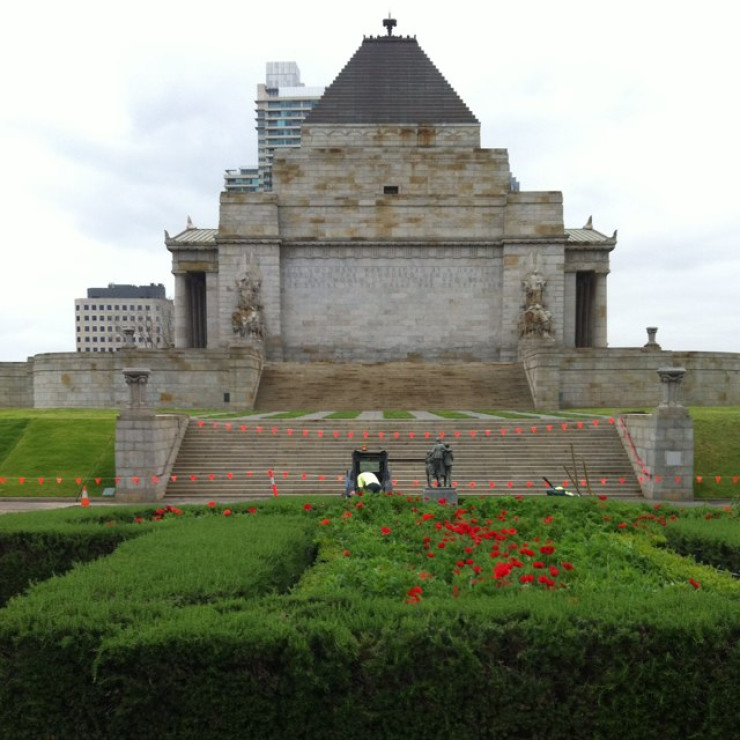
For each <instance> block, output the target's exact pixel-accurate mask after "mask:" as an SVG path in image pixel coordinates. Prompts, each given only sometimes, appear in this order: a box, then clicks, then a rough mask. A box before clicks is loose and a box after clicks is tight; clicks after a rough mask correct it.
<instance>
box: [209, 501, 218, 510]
mask: <svg viewBox="0 0 740 740" xmlns="http://www.w3.org/2000/svg"><path fill="white" fill-rule="evenodd" d="M215 505H216V502H215V501H209V502H208V504H207V506H208V507H209V508H211V509H212V508H213V507H214V506H215Z"/></svg>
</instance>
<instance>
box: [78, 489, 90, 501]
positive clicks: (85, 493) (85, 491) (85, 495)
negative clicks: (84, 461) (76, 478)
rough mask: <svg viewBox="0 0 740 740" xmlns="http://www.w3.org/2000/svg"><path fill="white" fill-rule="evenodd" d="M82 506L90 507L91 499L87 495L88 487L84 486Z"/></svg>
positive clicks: (81, 499)
mask: <svg viewBox="0 0 740 740" xmlns="http://www.w3.org/2000/svg"><path fill="white" fill-rule="evenodd" d="M80 506H90V498H89V497H88V495H87V486H82V496H81V498H80Z"/></svg>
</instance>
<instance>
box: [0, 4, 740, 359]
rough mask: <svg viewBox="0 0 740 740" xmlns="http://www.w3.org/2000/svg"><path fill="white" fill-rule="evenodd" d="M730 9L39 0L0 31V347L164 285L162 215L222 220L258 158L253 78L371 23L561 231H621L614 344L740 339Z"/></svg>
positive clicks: (343, 42)
mask: <svg viewBox="0 0 740 740" xmlns="http://www.w3.org/2000/svg"><path fill="white" fill-rule="evenodd" d="M732 7H733V6H732V4H731V3H728V2H725V1H724V0H722V1H720V0H705V1H704V2H703V3H689V2H683V1H681V0H679V1H678V2H670V3H669V2H663V1H662V0H653V1H652V2H645V1H644V0H643V1H642V2H636V1H635V0H623V1H622V2H620V3H600V2H594V1H593V0H592V1H591V2H584V1H581V0H559V1H558V2H553V1H552V0H549V1H544V0H528V2H518V3H498V2H482V1H481V0H476V2H472V1H471V0H462V2H456V3H444V4H443V3H437V2H429V1H428V0H426V1H422V0H396V2H393V3H391V4H390V6H389V5H388V3H387V2H386V3H383V4H382V5H381V4H378V3H374V2H356V3H354V2H347V1H346V0H343V1H342V2H339V1H333V0H332V1H329V0H312V1H311V2H305V1H301V2H298V1H297V0H283V2H281V3H258V4H257V3H255V4H252V3H248V2H244V0H240V1H239V2H236V1H233V2H232V1H231V0H211V1H210V2H208V3H197V4H196V3H189V2H183V1H182V0H181V1H180V2H174V1H173V0H148V2H141V0H130V1H129V2H126V3H118V4H111V3H101V2H100V1H99V0H95V2H88V1H87V0H67V1H66V2H59V1H58V0H55V1H54V2H51V1H50V0H38V1H37V2H35V3H23V4H22V3H13V4H12V5H11V6H10V8H9V9H6V10H5V12H4V14H3V16H4V27H5V33H4V34H3V43H2V45H0V64H2V70H3V76H2V83H1V84H2V87H1V88H0V89H2V100H1V101H0V162H1V163H2V173H1V179H0V189H1V190H0V208H1V209H2V211H1V213H2V223H1V224H0V239H1V240H2V244H3V263H2V264H3V269H2V274H3V277H4V280H3V284H2V288H1V289H0V360H2V361H9V360H12V361H18V360H25V359H26V357H28V356H31V355H34V354H37V353H42V352H65V351H74V348H75V344H74V299H75V298H83V297H85V296H86V291H87V288H88V287H101V286H106V285H107V284H108V283H112V282H115V283H135V284H149V283H152V282H154V283H160V282H161V283H164V284H165V286H166V287H167V293H168V295H169V296H172V295H173V290H174V282H173V279H172V275H171V273H170V267H171V265H170V254H169V252H168V251H167V249H166V248H165V246H164V241H163V232H164V229H167V230H168V231H169V232H170V234H173V235H174V234H176V233H178V232H179V231H181V230H182V229H183V228H184V227H185V224H186V218H187V216H188V215H190V216H191V217H192V219H193V222H194V224H195V225H196V226H198V227H216V226H218V198H219V192H220V191H221V189H222V187H223V171H224V170H225V169H227V168H231V167H237V166H239V165H252V164H256V161H257V145H256V144H257V134H256V132H255V130H254V98H255V94H256V85H257V83H259V82H263V81H264V75H265V63H266V62H267V61H296V62H297V63H298V65H299V67H300V69H301V75H302V81H303V82H304V83H305V84H307V85H311V86H313V85H322V86H323V85H328V84H329V83H330V82H331V81H332V80H333V79H334V78H335V77H336V75H337V74H338V73H339V72H340V70H341V69H342V68H343V67H344V65H345V64H346V62H347V61H348V60H349V58H350V57H351V56H352V54H353V53H354V52H355V51H356V49H357V48H358V46H359V45H360V44H361V42H362V37H363V35H377V34H379V33H380V34H382V33H384V30H383V27H382V19H383V18H384V17H387V15H388V12H389V11H391V13H392V15H393V17H395V18H396V19H397V20H398V25H397V27H396V33H397V34H400V35H412V36H413V35H415V36H416V38H417V39H418V41H419V43H420V45H421V48H422V49H423V50H424V51H425V52H426V54H427V55H428V56H429V57H430V59H431V60H432V61H433V62H434V63H435V65H436V66H437V68H438V69H439V70H440V71H441V72H442V74H443V75H444V76H445V77H446V78H447V80H448V81H449V82H450V84H451V85H452V86H453V87H454V88H455V89H456V90H457V92H458V93H459V94H460V96H461V97H462V99H463V100H464V101H465V103H466V104H467V105H468V107H469V108H470V109H471V110H472V111H473V113H474V114H475V115H476V116H477V118H478V119H479V121H480V122H481V138H482V145H483V146H484V147H491V148H506V149H508V151H509V159H510V164H511V168H512V171H513V173H514V175H515V176H516V177H517V178H518V180H519V182H520V183H521V188H522V190H560V191H562V192H563V196H564V200H565V222H566V226H570V227H580V226H583V225H584V224H585V223H586V221H587V219H588V217H589V216H590V215H593V223H594V227H595V228H596V229H598V230H599V231H602V232H604V233H606V234H609V235H611V233H612V232H613V231H614V230H615V229H618V230H619V234H618V237H619V242H618V245H617V248H616V249H615V251H614V252H613V253H612V263H611V265H612V273H611V275H610V277H609V288H608V290H609V345H610V346H612V347H621V346H641V345H643V344H644V343H645V341H646V340H647V335H646V332H645V327H647V326H658V327H659V332H658V337H657V339H658V341H659V343H660V344H661V345H662V346H663V348H664V349H673V350H716V351H728V352H740V332H738V331H737V329H738V324H739V323H740V321H739V320H740V308H739V306H740V301H739V300H738V297H737V293H738V280H739V278H740V250H738V245H737V242H738V235H739V234H740V208H739V206H738V196H740V192H739V191H740V189H739V188H738V185H737V180H738V173H739V172H740V146H738V133H739V132H740V113H739V110H740V104H738V101H737V74H738V71H740V51H739V50H740V43H738V41H737V27H736V21H735V18H734V11H733V10H732Z"/></svg>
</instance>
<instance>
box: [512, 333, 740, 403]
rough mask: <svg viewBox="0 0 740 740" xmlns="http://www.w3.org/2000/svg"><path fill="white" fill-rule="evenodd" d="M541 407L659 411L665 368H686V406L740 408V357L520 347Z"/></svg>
mask: <svg viewBox="0 0 740 740" xmlns="http://www.w3.org/2000/svg"><path fill="white" fill-rule="evenodd" d="M519 356H520V359H521V360H522V361H523V362H524V364H525V368H526V370H527V373H528V376H529V378H530V385H531V387H532V391H533V397H534V400H535V407H536V408H542V409H549V408H554V406H553V401H554V400H555V399H556V398H557V400H558V402H559V407H560V408H563V409H568V408H588V407H595V408H600V407H604V408H610V407H617V408H625V407H629V406H634V407H635V408H645V407H646V408H653V407H654V406H657V405H658V404H659V402H660V393H661V391H660V383H659V382H658V380H657V376H656V371H657V369H658V368H659V367H666V366H672V367H684V368H686V371H687V372H686V377H685V379H684V381H683V383H682V386H681V393H682V399H683V401H682V402H683V404H684V405H686V406H737V405H740V354H738V353H729V352H670V351H664V350H660V349H648V348H635V349H630V348H623V349H620V348H614V349H562V348H560V349H558V350H553V349H551V348H548V347H547V346H543V345H542V344H540V345H537V344H536V343H535V344H533V345H530V346H526V345H521V346H520V354H519Z"/></svg>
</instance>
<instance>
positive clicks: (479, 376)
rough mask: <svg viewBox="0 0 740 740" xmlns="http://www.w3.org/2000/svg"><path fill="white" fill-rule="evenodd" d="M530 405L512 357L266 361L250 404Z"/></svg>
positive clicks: (280, 407) (275, 407)
mask: <svg viewBox="0 0 740 740" xmlns="http://www.w3.org/2000/svg"><path fill="white" fill-rule="evenodd" d="M357 408H363V409H367V410H373V409H407V410H411V409H465V408H474V409H488V410H492V409H518V410H520V411H527V410H530V409H532V408H533V401H532V394H531V391H530V389H529V384H528V381H527V377H526V374H525V372H524V368H523V366H522V365H521V363H517V362H508V363H507V362H470V363H455V364H446V363H423V364H422V363H414V362H383V363H377V364H371V365H368V364H334V363H328V362H309V363H302V362H276V363H267V364H266V365H265V367H264V370H263V372H262V378H261V381H260V386H259V390H258V392H257V399H256V401H255V409H257V410H260V411H291V410H295V409H357Z"/></svg>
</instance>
